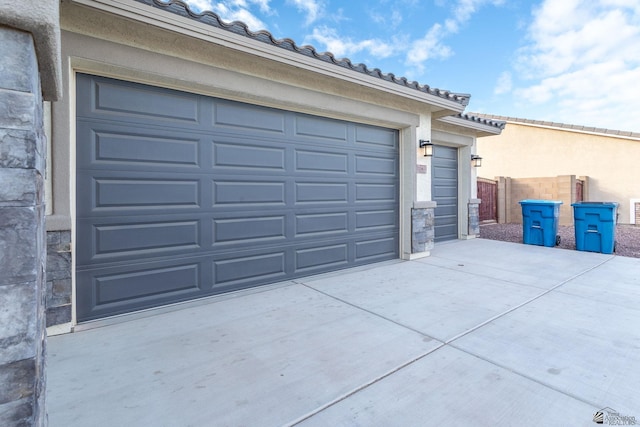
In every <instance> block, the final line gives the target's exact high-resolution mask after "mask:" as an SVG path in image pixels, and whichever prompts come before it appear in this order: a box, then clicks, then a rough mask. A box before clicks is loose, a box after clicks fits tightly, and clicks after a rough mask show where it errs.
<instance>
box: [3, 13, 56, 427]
mask: <svg viewBox="0 0 640 427" xmlns="http://www.w3.org/2000/svg"><path fill="white" fill-rule="evenodd" d="M57 11H58V1H57V0H56V1H49V0H45V1H42V0H38V1H21V2H2V3H0V57H1V58H2V66H1V67H0V182H1V183H2V185H1V186H0V425H2V426H6V427H13V426H43V425H46V424H47V416H46V409H45V388H46V387H45V385H46V374H45V367H46V363H45V355H46V350H45V349H46V330H45V316H44V296H45V285H44V283H45V266H46V239H45V223H44V222H45V205H44V177H45V159H46V138H45V136H44V127H43V113H42V112H43V94H44V95H45V96H46V97H47V98H48V99H49V100H54V99H57V97H58V96H59V94H60V91H61V84H60V70H61V69H60V49H59V40H60V31H59V24H58V13H57Z"/></svg>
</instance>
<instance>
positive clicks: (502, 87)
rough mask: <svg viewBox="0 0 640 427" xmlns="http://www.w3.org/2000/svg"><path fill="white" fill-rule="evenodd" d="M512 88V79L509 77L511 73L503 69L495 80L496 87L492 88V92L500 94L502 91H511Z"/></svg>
mask: <svg viewBox="0 0 640 427" xmlns="http://www.w3.org/2000/svg"><path fill="white" fill-rule="evenodd" d="M512 88H513V79H512V78H511V73H510V72H509V71H505V72H503V73H502V74H500V76H499V77H498V81H497V82H496V87H495V88H494V89H493V93H494V94H496V95H502V94H504V93H509V92H511V89H512Z"/></svg>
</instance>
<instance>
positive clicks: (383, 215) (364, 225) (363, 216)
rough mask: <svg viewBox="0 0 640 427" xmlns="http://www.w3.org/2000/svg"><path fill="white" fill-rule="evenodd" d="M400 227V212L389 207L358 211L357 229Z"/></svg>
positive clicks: (369, 229)
mask: <svg viewBox="0 0 640 427" xmlns="http://www.w3.org/2000/svg"><path fill="white" fill-rule="evenodd" d="M396 227H398V213H397V212H396V211H395V210H394V209H393V207H392V206H390V207H389V209H382V210H370V211H358V212H356V225H355V229H356V231H371V230H380V229H394V228H396Z"/></svg>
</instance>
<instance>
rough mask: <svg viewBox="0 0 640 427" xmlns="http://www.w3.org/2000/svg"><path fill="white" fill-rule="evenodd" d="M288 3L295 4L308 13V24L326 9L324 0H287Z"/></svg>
mask: <svg viewBox="0 0 640 427" xmlns="http://www.w3.org/2000/svg"><path fill="white" fill-rule="evenodd" d="M287 3H290V4H293V5H294V6H295V7H296V8H297V9H298V10H299V11H301V12H303V13H306V15H307V18H306V20H305V23H306V24H307V25H309V24H312V23H314V22H315V21H316V20H318V18H320V15H321V14H322V12H323V11H324V3H323V2H322V0H287Z"/></svg>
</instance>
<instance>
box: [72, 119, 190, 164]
mask: <svg viewBox="0 0 640 427" xmlns="http://www.w3.org/2000/svg"><path fill="white" fill-rule="evenodd" d="M76 132H77V135H76V137H77V140H78V142H79V144H78V148H77V152H76V157H77V162H78V164H81V165H84V166H85V168H91V169H105V170H114V169H124V170H136V169H139V170H142V171H147V170H158V171H163V172H170V171H175V172H187V173H189V172H197V171H198V170H199V169H200V168H201V167H202V165H201V164H200V158H201V157H202V156H201V151H202V141H201V136H200V135H198V134H193V133H192V134H189V133H186V132H167V131H165V130H163V131H159V130H158V129H146V128H144V127H142V126H140V127H136V128H135V129H131V127H130V126H128V125H127V126H123V125H122V124H120V125H115V124H112V123H91V122H84V121H80V120H79V121H78V124H77V128H76Z"/></svg>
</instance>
